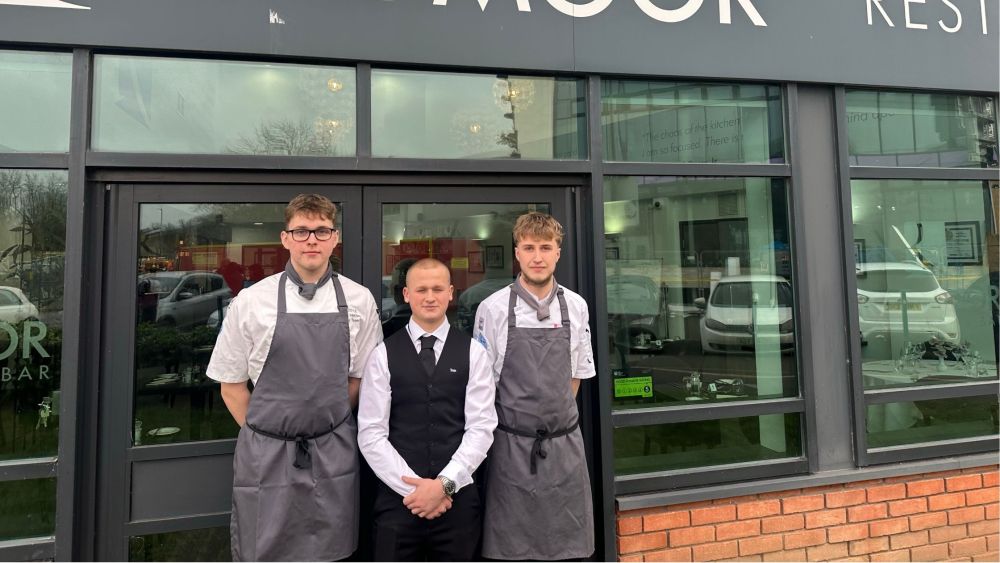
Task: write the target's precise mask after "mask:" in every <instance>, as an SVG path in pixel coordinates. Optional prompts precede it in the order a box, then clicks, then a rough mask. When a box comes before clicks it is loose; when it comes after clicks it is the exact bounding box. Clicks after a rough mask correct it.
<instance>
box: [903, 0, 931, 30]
mask: <svg viewBox="0 0 1000 563" xmlns="http://www.w3.org/2000/svg"><path fill="white" fill-rule="evenodd" d="M926 3H927V0H903V13H904V14H905V18H906V28H907V29H927V24H925V23H913V22H912V21H910V4H926Z"/></svg>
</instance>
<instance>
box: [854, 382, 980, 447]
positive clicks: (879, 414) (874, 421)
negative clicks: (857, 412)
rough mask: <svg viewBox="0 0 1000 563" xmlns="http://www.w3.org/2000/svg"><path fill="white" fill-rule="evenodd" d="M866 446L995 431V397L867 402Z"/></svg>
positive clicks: (933, 439) (937, 439) (961, 436)
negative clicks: (870, 403)
mask: <svg viewBox="0 0 1000 563" xmlns="http://www.w3.org/2000/svg"><path fill="white" fill-rule="evenodd" d="M866 422H867V427H868V447H870V448H881V447H887V446H900V445H905V444H916V443H920V442H935V441H939V440H954V439H959V438H975V437H977V436H990V435H995V434H996V433H997V397H996V395H993V396H989V397H961V398H958V399H932V400H926V401H904V402H899V403H886V404H878V405H868V409H867V419H866Z"/></svg>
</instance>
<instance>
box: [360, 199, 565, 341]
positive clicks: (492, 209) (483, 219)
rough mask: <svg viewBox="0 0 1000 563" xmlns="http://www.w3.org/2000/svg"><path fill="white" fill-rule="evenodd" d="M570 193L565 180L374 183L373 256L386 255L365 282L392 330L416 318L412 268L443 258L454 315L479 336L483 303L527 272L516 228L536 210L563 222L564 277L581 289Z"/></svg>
mask: <svg viewBox="0 0 1000 563" xmlns="http://www.w3.org/2000/svg"><path fill="white" fill-rule="evenodd" d="M569 195H570V191H569V189H567V188H563V187H559V188H550V187H517V188H514V187H490V188H482V187H454V186H448V187H421V188H419V189H417V188H408V187H392V188H372V189H367V188H366V191H365V211H366V222H365V240H366V241H367V242H366V245H365V246H366V248H365V251H366V252H365V256H366V257H368V256H371V257H378V260H366V261H365V264H364V270H365V284H366V285H367V286H368V288H369V289H371V291H372V294H373V295H375V297H376V302H377V303H378V304H379V312H380V314H381V318H382V331H383V333H384V334H385V336H389V335H390V334H392V333H393V332H396V331H397V330H399V329H400V328H403V327H404V326H406V323H407V321H408V320H409V317H410V308H409V306H408V305H407V304H406V303H405V302H404V301H403V287H404V286H405V285H406V271H407V269H408V268H409V266H410V265H412V264H413V263H414V262H416V261H417V260H419V259H421V258H437V259H439V260H441V261H442V262H444V263H445V265H447V266H448V267H449V269H450V270H451V281H452V285H454V286H455V297H454V300H453V301H452V303H451V305H450V306H449V308H448V320H449V322H450V323H451V324H452V325H453V326H456V327H458V328H461V329H462V330H465V331H467V332H468V333H469V334H470V335H471V333H472V328H473V327H472V324H473V322H474V321H475V317H476V310H477V308H478V307H479V303H481V302H482V301H483V300H484V299H486V298H487V297H489V296H490V295H491V294H492V293H493V292H495V291H497V290H499V289H502V288H503V287H505V286H507V285H509V284H510V283H511V281H512V280H513V279H514V278H515V277H516V276H517V274H518V273H519V268H518V265H517V261H516V260H515V259H514V239H513V237H512V235H511V230H512V229H513V227H514V222H515V221H516V220H517V218H518V217H519V216H520V215H522V214H524V213H528V212H529V211H542V212H545V213H551V214H552V215H553V216H555V217H556V219H558V220H559V221H560V222H561V223H562V224H563V227H564V228H565V230H566V233H567V237H566V240H564V241H563V253H562V259H561V260H560V262H559V265H558V267H557V270H556V279H557V280H559V283H561V284H563V285H565V286H567V287H570V288H575V276H574V275H572V273H573V272H575V269H574V268H575V252H573V251H572V250H571V249H572V248H573V245H574V241H573V238H572V236H571V235H572V233H573V229H572V228H571V225H570V224H569V221H570V217H569V213H568V209H569ZM373 243H375V244H378V247H377V248H374V245H375V244H373Z"/></svg>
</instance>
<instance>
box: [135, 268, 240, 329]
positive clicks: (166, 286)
mask: <svg viewBox="0 0 1000 563" xmlns="http://www.w3.org/2000/svg"><path fill="white" fill-rule="evenodd" d="M138 284H139V298H140V303H141V302H142V301H143V297H144V296H149V295H156V296H157V300H156V316H155V321H156V323H158V324H162V325H169V326H176V327H178V328H186V327H192V326H198V325H204V324H206V322H207V321H208V318H209V317H210V316H211V315H212V313H213V312H216V311H218V310H219V309H220V308H221V307H222V306H223V304H224V303H227V302H228V301H229V300H230V299H232V296H233V295H232V291H230V289H229V286H228V285H227V284H226V280H225V279H224V278H223V277H222V276H220V275H219V274H216V273H212V272H200V271H182V272H154V273H151V274H142V275H140V276H139V278H138Z"/></svg>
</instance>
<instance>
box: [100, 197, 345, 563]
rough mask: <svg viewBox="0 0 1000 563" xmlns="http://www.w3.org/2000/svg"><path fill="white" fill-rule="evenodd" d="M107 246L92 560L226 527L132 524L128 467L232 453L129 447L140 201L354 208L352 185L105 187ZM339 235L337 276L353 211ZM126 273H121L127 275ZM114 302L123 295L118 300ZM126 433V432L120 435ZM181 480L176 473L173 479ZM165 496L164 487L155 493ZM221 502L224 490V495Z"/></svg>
mask: <svg viewBox="0 0 1000 563" xmlns="http://www.w3.org/2000/svg"><path fill="white" fill-rule="evenodd" d="M106 189H107V191H108V196H109V197H108V206H109V208H110V209H109V212H108V214H107V217H108V234H109V237H108V241H107V243H106V245H105V277H104V279H106V280H107V285H106V286H105V295H106V298H105V299H104V310H103V319H104V320H103V327H104V330H103V332H104V339H103V341H104V346H103V349H102V362H101V365H102V367H101V371H100V380H101V383H100V398H99V401H100V404H101V405H102V408H101V409H100V415H99V443H100V444H101V447H100V451H99V452H98V464H99V467H100V470H99V472H98V482H97V486H98V492H97V496H96V503H97V506H96V515H97V522H96V528H97V533H96V542H95V546H94V547H95V556H96V558H97V559H98V560H117V561H124V560H127V559H128V541H129V537H130V536H134V535H145V534H153V533H163V532H173V531H180V530H188V529H197V528H204V527H212V526H226V525H228V523H229V513H228V511H227V512H219V513H209V514H189V515H184V516H181V517H172V518H162V519H151V520H137V521H134V520H132V518H131V514H132V512H133V507H132V495H131V475H132V471H131V469H132V464H133V463H135V462H155V461H159V460H179V459H184V458H191V459H198V458H202V457H204V456H208V455H231V454H232V452H233V450H234V448H235V443H236V441H235V439H222V440H209V441H203V442H186V443H180V444H164V445H155V446H138V447H134V446H132V442H131V440H132V420H131V419H132V412H133V405H134V400H133V385H134V369H133V365H134V362H133V359H134V353H135V350H134V342H135V306H136V305H135V300H134V299H132V298H131V296H132V295H134V294H135V281H134V279H133V275H134V274H133V273H134V269H135V264H136V260H137V259H138V245H137V244H136V237H137V233H138V227H139V205H140V204H144V203H147V204H149V203H284V202H287V201H289V200H290V199H291V198H292V197H294V196H295V195H296V194H298V193H300V192H303V191H309V192H316V193H322V194H324V195H326V196H327V197H330V198H331V199H332V200H334V201H337V202H340V203H342V204H344V207H345V209H360V207H361V188H360V187H359V186H320V185H311V186H306V187H303V186H296V185H246V186H233V185H225V186H221V185H196V184H189V185H168V184H108V185H107V187H106ZM343 217H344V220H343V223H344V224H343V225H341V229H342V240H343V241H344V242H343V243H342V244H343V245H344V273H345V275H347V276H348V277H352V276H358V275H359V274H360V273H361V272H360V270H361V255H362V248H361V222H360V214H358V213H357V212H356V211H354V212H350V211H348V212H345V213H344V214H343ZM126 272H128V275H126ZM115 296H127V297H126V298H125V299H124V300H122V299H121V298H120V297H119V298H115ZM122 429H125V431H122ZM178 478H179V479H183V478H184V476H183V475H178ZM158 494H159V495H163V496H167V495H170V491H169V489H168V488H164V490H163V491H160V492H159V493H158ZM224 494H226V495H227V496H228V495H229V494H230V492H229V491H225V493H224Z"/></svg>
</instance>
